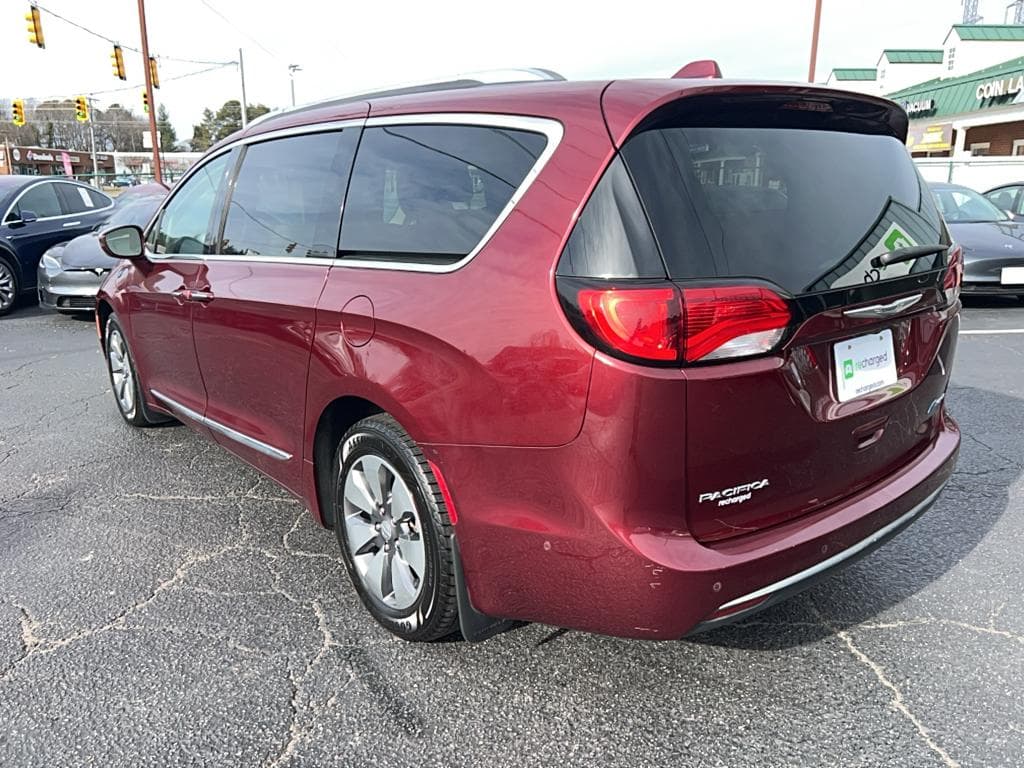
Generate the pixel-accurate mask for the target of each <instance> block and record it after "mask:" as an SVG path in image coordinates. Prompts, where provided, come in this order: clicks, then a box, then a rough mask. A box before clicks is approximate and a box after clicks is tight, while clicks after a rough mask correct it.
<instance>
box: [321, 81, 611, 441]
mask: <svg viewBox="0 0 1024 768" xmlns="http://www.w3.org/2000/svg"><path fill="white" fill-rule="evenodd" d="M599 93H600V91H599V89H596V88H592V89H590V90H589V91H588V94H589V95H587V96H586V97H584V96H583V95H578V96H577V97H576V98H570V99H566V100H565V103H564V104H562V105H560V106H553V105H552V104H548V105H546V106H547V110H546V113H545V114H542V115H539V116H542V117H548V118H552V119H556V120H558V121H559V122H560V123H561V124H562V126H563V129H564V133H563V137H562V139H561V141H560V143H559V145H558V147H557V149H556V150H555V152H554V154H553V155H552V156H551V158H550V159H549V160H548V162H547V164H546V165H545V166H544V168H543V170H542V171H541V173H540V174H539V176H538V177H537V178H536V179H535V180H534V181H533V183H532V185H531V186H530V187H529V189H528V190H527V192H526V194H525V195H524V196H523V198H522V199H521V200H520V202H519V205H518V206H517V207H516V208H515V209H514V210H513V211H512V213H511V214H510V215H509V216H508V218H507V219H506V220H505V221H504V223H503V224H502V225H501V227H499V229H498V230H497V232H496V233H495V234H494V236H493V237H492V238H491V240H490V241H489V242H488V243H487V245H486V246H485V248H484V249H483V250H482V251H481V252H480V253H479V254H477V256H476V257H475V258H474V259H473V260H471V261H470V262H469V263H468V264H466V265H465V266H463V267H462V268H460V269H458V270H456V271H454V272H450V273H421V272H410V271H402V270H399V269H367V268H354V267H345V266H344V262H339V265H338V266H336V267H334V268H332V270H331V275H330V277H329V279H328V284H327V287H326V289H325V291H324V294H323V296H322V297H321V300H320V303H319V305H318V310H317V326H316V334H315V338H314V342H313V351H312V359H311V363H310V372H309V384H308V395H307V397H308V400H307V409H306V436H307V439H306V452H305V456H306V458H307V459H310V460H311V459H312V445H313V439H314V434H315V430H316V425H317V422H318V420H319V417H320V414H322V413H323V411H324V409H325V408H326V407H327V406H328V405H329V404H330V403H331V402H332V401H333V400H335V399H337V398H338V397H341V396H346V395H356V396H359V397H363V398H365V399H367V400H370V401H371V402H373V403H375V404H377V405H378V406H379V407H381V408H382V409H384V410H386V411H388V412H389V413H391V414H392V415H393V416H395V418H396V419H398V421H399V422H400V423H401V424H402V425H403V426H404V427H405V428H406V430H407V431H408V432H409V433H410V434H411V435H412V437H413V438H414V439H415V440H416V441H417V442H420V443H422V444H430V443H436V444H461V445H510V446H556V445H562V444H565V443H567V442H569V441H571V440H572V439H573V438H574V437H575V436H576V435H577V434H578V433H579V431H580V428H581V426H582V423H583V417H584V411H585V408H586V399H587V390H588V386H589V379H590V372H591V364H592V360H593V350H592V349H590V348H589V347H588V346H587V345H586V344H584V343H583V342H582V341H581V340H580V339H579V338H578V337H577V336H576V334H575V332H574V331H573V330H572V329H571V328H570V327H569V325H568V323H567V322H566V320H565V319H564V317H563V315H562V312H561V309H560V307H559V305H558V302H557V299H556V297H555V294H554V282H553V272H554V266H555V263H556V261H557V259H558V255H559V254H560V252H561V249H562V246H563V244H564V242H565V240H566V238H567V237H568V233H569V232H570V230H571V228H572V225H573V224H574V222H575V219H576V216H577V215H578V213H579V210H580V208H581V207H582V205H583V203H584V202H585V200H586V198H587V197H588V196H589V193H590V190H591V189H592V187H593V185H594V183H595V182H596V178H597V177H598V176H599V174H600V172H601V170H602V169H603V167H604V166H605V164H606V163H607V162H608V161H609V160H610V158H611V156H612V154H613V151H614V150H613V147H612V145H611V141H610V139H609V137H608V134H607V131H606V129H605V128H604V124H603V119H602V117H601V112H600V102H599ZM502 106H505V107H507V110H502V109H501V107H502ZM494 107H495V109H494V111H495V112H499V113H503V114H529V113H530V112H531V110H529V109H527V108H525V106H524V105H520V104H508V105H501V104H500V103H499V104H495V105H494ZM424 111H446V112H451V111H457V110H456V109H455V108H453V107H446V108H445V109H444V110H437V109H434V110H427V109H424ZM467 111H468V110H467ZM473 111H483V108H482V107H481V106H480V105H479V104H478V105H477V108H476V109H475V110H473ZM487 111H490V110H487ZM387 113H388V114H394V112H393V111H392V110H390V109H389V110H388V111H387ZM373 116H374V114H373V113H372V111H371V118H372V117H373ZM531 116H538V115H537V114H536V111H533V114H532V115H531ZM410 122H415V120H414V119H411V120H410ZM356 296H366V297H368V299H369V300H370V303H372V310H367V309H365V307H366V306H367V303H365V302H360V305H361V306H362V307H363V308H364V309H363V310H362V314H363V315H364V316H362V317H360V316H358V315H357V316H352V315H348V316H347V317H346V316H345V315H343V313H342V308H343V307H344V306H345V305H346V303H347V302H348V301H349V300H350V299H352V298H353V297H356ZM367 313H371V314H372V317H369V318H368V317H365V315H366V314H367ZM346 322H348V323H349V325H350V326H359V327H361V328H365V327H366V326H367V325H370V326H372V328H373V336H372V339H371V340H370V341H369V342H368V343H366V344H363V345H362V346H355V345H353V344H352V343H350V342H349V341H346V338H345V333H344V330H345V325H346Z"/></svg>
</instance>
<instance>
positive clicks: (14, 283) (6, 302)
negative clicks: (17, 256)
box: [0, 255, 21, 316]
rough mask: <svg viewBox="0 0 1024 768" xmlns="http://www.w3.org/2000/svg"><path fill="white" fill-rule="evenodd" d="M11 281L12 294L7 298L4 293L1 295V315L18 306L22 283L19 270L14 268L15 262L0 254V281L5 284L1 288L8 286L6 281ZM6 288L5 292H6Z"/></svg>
mask: <svg viewBox="0 0 1024 768" xmlns="http://www.w3.org/2000/svg"><path fill="white" fill-rule="evenodd" d="M8 281H10V291H11V295H10V297H9V298H7V297H6V296H4V295H0V316H3V315H6V314H7V313H8V312H10V311H11V310H12V309H14V308H15V307H16V306H18V299H20V298H21V285H20V284H19V283H18V271H17V270H16V269H15V268H14V264H12V263H11V262H10V260H9V259H6V258H4V257H3V256H2V255H0V282H3V283H4V284H5V285H4V286H0V288H6V283H7V282H8ZM6 292H7V291H6V290H4V294H6Z"/></svg>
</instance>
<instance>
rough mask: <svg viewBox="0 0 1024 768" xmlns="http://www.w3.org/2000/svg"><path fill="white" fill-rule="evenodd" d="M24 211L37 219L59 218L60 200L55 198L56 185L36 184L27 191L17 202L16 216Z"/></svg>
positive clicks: (60, 212)
mask: <svg viewBox="0 0 1024 768" xmlns="http://www.w3.org/2000/svg"><path fill="white" fill-rule="evenodd" d="M24 211H31V212H32V213H34V214H35V215H36V217H37V218H40V219H45V218H49V217H50V216H60V215H61V214H62V213H64V211H62V210H61V207H60V200H59V199H58V197H57V185H56V184H49V183H48V184H36V185H35V186H34V187H32V188H31V189H29V190H28V191H27V192H26V193H25V194H24V195H22V196H21V199H20V200H19V201H18V216H19V218H20V217H21V214H22V213H23V212H24Z"/></svg>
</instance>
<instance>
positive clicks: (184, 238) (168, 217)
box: [154, 152, 234, 254]
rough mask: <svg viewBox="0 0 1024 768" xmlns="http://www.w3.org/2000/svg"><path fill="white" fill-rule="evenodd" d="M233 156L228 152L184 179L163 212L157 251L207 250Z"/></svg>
mask: <svg viewBox="0 0 1024 768" xmlns="http://www.w3.org/2000/svg"><path fill="white" fill-rule="evenodd" d="M229 159H234V154H233V153H231V152H226V153H224V154H223V155H220V156H219V157H217V158H215V159H213V160H211V161H210V162H208V163H207V164H206V165H204V166H203V167H202V168H200V169H199V170H198V171H196V172H195V173H194V174H193V175H192V176H190V177H189V178H188V179H187V180H186V181H185V183H184V186H182V188H181V189H179V190H178V191H177V193H176V194H175V195H174V197H173V198H171V201H170V202H169V203H168V204H167V207H166V208H165V209H164V211H163V213H162V214H161V216H160V223H159V225H158V227H157V232H156V238H155V240H154V250H155V251H156V252H157V253H194V254H198V253H206V252H207V249H208V248H209V246H210V239H211V238H210V224H211V218H212V216H213V213H214V208H215V207H216V203H217V193H218V191H219V190H220V187H221V185H222V184H223V183H224V176H225V174H226V172H227V169H228V163H229Z"/></svg>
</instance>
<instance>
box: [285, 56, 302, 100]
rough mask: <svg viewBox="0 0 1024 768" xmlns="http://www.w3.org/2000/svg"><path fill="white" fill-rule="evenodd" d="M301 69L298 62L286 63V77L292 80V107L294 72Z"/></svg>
mask: <svg viewBox="0 0 1024 768" xmlns="http://www.w3.org/2000/svg"><path fill="white" fill-rule="evenodd" d="M301 71H302V67H300V66H299V65H298V64H289V65H288V77H289V79H291V81H292V106H293V107H294V106H295V73H296V72H301Z"/></svg>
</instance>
